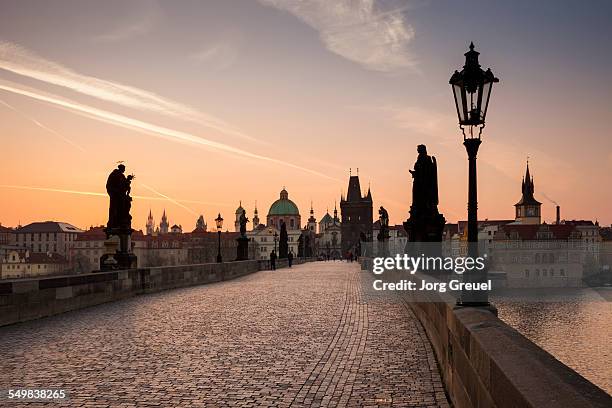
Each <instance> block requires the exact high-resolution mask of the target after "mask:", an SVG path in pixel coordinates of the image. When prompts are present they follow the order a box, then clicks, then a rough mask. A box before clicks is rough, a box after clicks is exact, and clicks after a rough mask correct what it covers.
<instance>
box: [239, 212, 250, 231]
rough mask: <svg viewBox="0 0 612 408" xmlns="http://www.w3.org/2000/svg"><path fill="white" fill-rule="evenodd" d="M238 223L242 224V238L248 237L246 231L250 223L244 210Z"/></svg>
mask: <svg viewBox="0 0 612 408" xmlns="http://www.w3.org/2000/svg"><path fill="white" fill-rule="evenodd" d="M238 222H239V223H240V236H241V237H246V230H247V227H246V225H247V222H249V219H248V218H247V216H246V210H242V214H240V218H239V219H238Z"/></svg>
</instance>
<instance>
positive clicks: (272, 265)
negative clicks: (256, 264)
mask: <svg viewBox="0 0 612 408" xmlns="http://www.w3.org/2000/svg"><path fill="white" fill-rule="evenodd" d="M270 268H271V269H272V270H273V271H275V270H276V251H274V250H272V252H270Z"/></svg>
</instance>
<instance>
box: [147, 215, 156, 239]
mask: <svg viewBox="0 0 612 408" xmlns="http://www.w3.org/2000/svg"><path fill="white" fill-rule="evenodd" d="M154 232H155V221H154V220H153V214H152V213H151V209H149V216H148V217H147V235H153V233H154Z"/></svg>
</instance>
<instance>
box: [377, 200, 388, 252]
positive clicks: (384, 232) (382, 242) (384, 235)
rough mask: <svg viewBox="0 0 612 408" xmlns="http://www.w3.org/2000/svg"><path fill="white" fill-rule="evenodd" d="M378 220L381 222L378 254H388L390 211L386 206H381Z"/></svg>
mask: <svg viewBox="0 0 612 408" xmlns="http://www.w3.org/2000/svg"><path fill="white" fill-rule="evenodd" d="M378 220H379V222H380V231H379V232H378V236H377V237H376V238H377V239H378V251H377V254H378V256H388V255H389V248H388V241H389V213H388V212H387V210H386V209H385V207H383V206H381V207H380V208H379V210H378Z"/></svg>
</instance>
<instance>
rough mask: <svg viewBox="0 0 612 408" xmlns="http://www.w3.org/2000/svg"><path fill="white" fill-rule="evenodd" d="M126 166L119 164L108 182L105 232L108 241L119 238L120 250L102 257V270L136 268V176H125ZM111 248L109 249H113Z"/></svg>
mask: <svg viewBox="0 0 612 408" xmlns="http://www.w3.org/2000/svg"><path fill="white" fill-rule="evenodd" d="M124 173H125V165H123V164H119V165H118V166H117V168H116V169H114V170H113V171H112V172H111V173H110V175H109V176H108V179H107V180H106V192H107V193H108V196H109V198H110V205H109V208H108V222H107V224H106V228H105V229H104V232H105V233H106V238H107V240H110V239H111V237H112V236H117V237H119V248H118V249H116V251H115V253H108V254H104V255H102V258H100V270H102V271H104V270H112V269H130V268H135V267H136V261H137V260H136V255H134V254H133V253H132V248H131V243H130V236H131V235H132V216H131V215H130V209H131V208H132V197H131V196H130V192H131V190H132V187H131V184H132V180H133V179H134V175H133V174H131V175H129V176H127V177H126V176H125V175H124ZM111 247H112V245H111V246H109V248H111Z"/></svg>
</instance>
